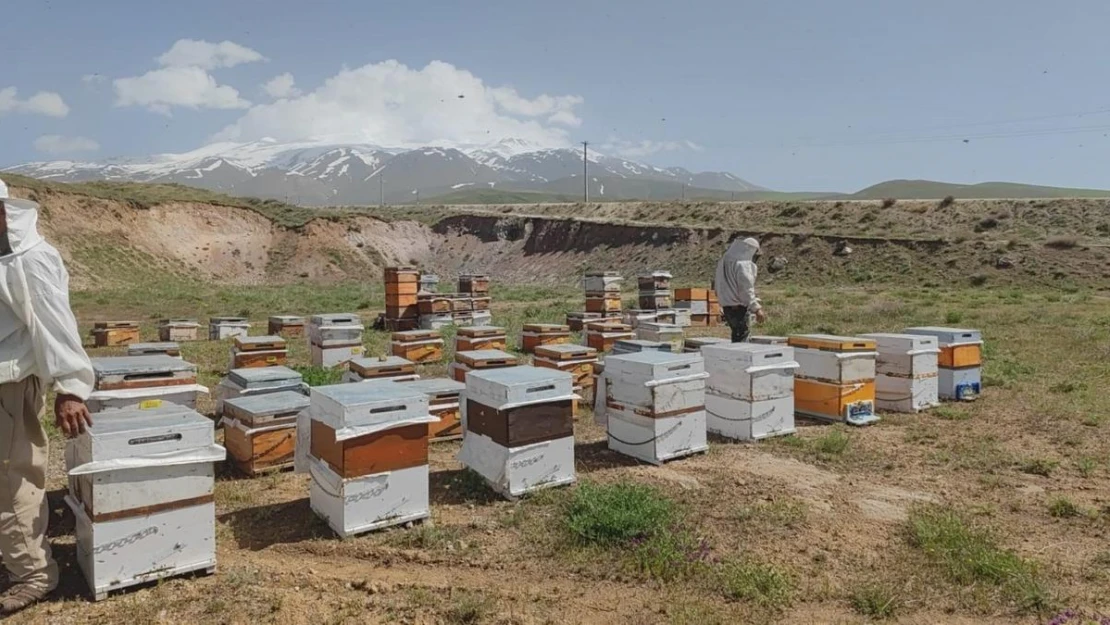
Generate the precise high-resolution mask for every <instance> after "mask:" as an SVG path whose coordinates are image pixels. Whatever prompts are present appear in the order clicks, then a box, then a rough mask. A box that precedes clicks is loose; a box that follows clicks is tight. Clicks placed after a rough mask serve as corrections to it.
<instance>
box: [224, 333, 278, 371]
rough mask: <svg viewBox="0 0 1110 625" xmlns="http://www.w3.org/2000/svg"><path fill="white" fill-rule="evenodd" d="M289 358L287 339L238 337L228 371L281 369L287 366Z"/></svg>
mask: <svg viewBox="0 0 1110 625" xmlns="http://www.w3.org/2000/svg"><path fill="white" fill-rule="evenodd" d="M288 357H289V350H288V349H286V346H285V339H283V338H281V337H280V336H250V337H236V338H235V345H234V346H233V347H232V348H231V362H230V364H229V365H228V369H229V370H230V369H252V368H256V367H281V366H285V364H286V362H287V361H288Z"/></svg>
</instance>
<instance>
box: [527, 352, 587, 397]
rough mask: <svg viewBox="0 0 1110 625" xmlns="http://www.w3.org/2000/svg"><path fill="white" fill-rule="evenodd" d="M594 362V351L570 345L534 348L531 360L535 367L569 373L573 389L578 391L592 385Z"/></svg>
mask: <svg viewBox="0 0 1110 625" xmlns="http://www.w3.org/2000/svg"><path fill="white" fill-rule="evenodd" d="M596 362H597V350H596V349H594V348H592V347H583V346H581V345H571V344H563V345H541V346H540V347H537V348H536V355H535V357H534V358H533V359H532V364H533V365H535V366H536V367H540V368H547V369H557V370H559V371H564V372H566V373H569V374H570V375H571V377H572V378H573V380H574V388H575V389H579V390H580V389H582V388H584V387H586V386H592V385H593V379H592V375H593V365H594V363H596Z"/></svg>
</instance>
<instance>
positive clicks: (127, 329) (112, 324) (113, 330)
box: [93, 321, 139, 347]
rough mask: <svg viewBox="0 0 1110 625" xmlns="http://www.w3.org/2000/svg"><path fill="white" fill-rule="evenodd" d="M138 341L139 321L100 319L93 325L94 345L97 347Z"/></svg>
mask: <svg viewBox="0 0 1110 625" xmlns="http://www.w3.org/2000/svg"><path fill="white" fill-rule="evenodd" d="M138 342H139V322H138V321H98V322H97V323H96V324H95V325H94V326H93V345H95V346H96V347H116V346H119V345H129V344H131V343H138Z"/></svg>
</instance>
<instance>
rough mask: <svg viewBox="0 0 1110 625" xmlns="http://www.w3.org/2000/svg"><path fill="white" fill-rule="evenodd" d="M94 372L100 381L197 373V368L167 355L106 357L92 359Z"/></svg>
mask: <svg viewBox="0 0 1110 625" xmlns="http://www.w3.org/2000/svg"><path fill="white" fill-rule="evenodd" d="M90 360H91V362H92V366H93V371H95V372H96V377H97V378H98V379H99V378H100V377H102V376H107V375H142V374H144V373H166V372H170V371H172V372H177V371H191V372H193V373H196V370H197V366H196V365H194V364H193V363H191V362H185V361H184V360H182V359H180V358H174V357H172V356H167V355H165V354H150V355H148V356H104V357H100V358H91V359H90Z"/></svg>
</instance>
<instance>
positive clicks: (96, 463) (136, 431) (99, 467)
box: [66, 406, 225, 600]
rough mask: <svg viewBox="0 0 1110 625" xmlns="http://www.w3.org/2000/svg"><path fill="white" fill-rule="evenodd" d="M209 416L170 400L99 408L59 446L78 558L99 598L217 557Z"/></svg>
mask: <svg viewBox="0 0 1110 625" xmlns="http://www.w3.org/2000/svg"><path fill="white" fill-rule="evenodd" d="M224 455H225V454H224V450H223V448H222V447H220V446H218V445H216V444H215V443H214V442H213V430H212V422H211V421H210V420H208V419H207V418H205V417H203V416H201V415H199V414H197V413H196V412H194V411H192V410H188V409H185V408H181V407H177V406H173V407H167V408H160V409H153V410H142V411H117V412H112V413H107V414H103V415H99V416H98V418H97V419H96V420H94V422H93V425H92V426H91V427H89V428H88V430H87V431H86V432H85V433H83V434H81V435H79V436H78V437H77V438H75V439H73V440H71V441H70V442H69V443H68V445H67V448H66V465H67V469H68V471H69V494H68V495H67V496H66V503H67V505H68V506H69V507H70V509H71V510H72V511H73V514H74V516H75V517H76V519H77V524H76V536H77V563H78V565H79V566H80V568H81V570H82V572H83V573H84V575H85V578H86V579H87V580H88V582H89V587H90V589H91V590H92V592H93V595H94V596H95V598H96V599H97V600H100V599H103V598H105V597H106V596H107V593H108V592H109V591H112V590H116V589H121V588H126V587H129V586H133V585H135V584H140V583H143V582H148V581H152V580H156V579H160V578H164V577H170V576H174V575H179V574H182V573H187V572H191V571H198V570H206V571H208V572H212V571H214V570H215V566H216V535H215V534H216V521H215V504H214V498H213V487H214V479H213V476H214V469H213V463H215V462H218V461H221V460H222V459H223V458H224Z"/></svg>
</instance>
